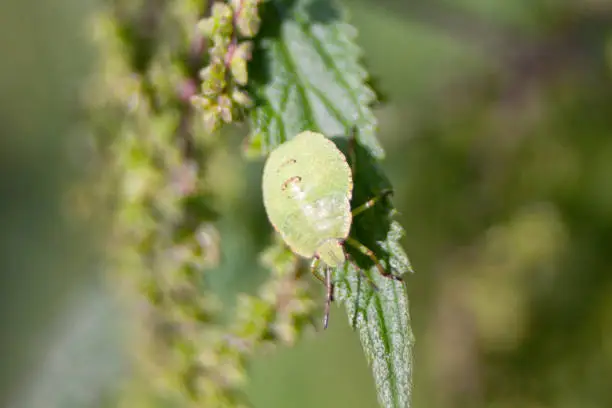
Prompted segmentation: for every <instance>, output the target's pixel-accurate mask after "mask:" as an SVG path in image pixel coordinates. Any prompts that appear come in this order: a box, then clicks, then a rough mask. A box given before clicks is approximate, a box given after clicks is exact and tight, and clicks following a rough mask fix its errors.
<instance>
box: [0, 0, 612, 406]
mask: <svg viewBox="0 0 612 408" xmlns="http://www.w3.org/2000/svg"><path fill="white" fill-rule="evenodd" d="M346 3H347V7H348V8H349V10H350V11H351V15H352V22H353V23H354V24H355V25H356V26H357V28H358V29H359V33H360V36H359V41H360V43H361V45H362V46H363V48H364V50H365V62H366V64H367V65H368V66H369V68H370V70H371V71H372V73H373V74H374V75H375V77H376V78H377V84H378V86H379V87H380V88H381V89H382V90H383V92H384V93H385V94H386V96H387V102H386V104H384V105H382V106H380V107H379V108H378V111H377V116H378V118H379V123H380V132H379V136H380V138H381V140H382V144H383V146H384V148H385V150H386V152H387V159H386V161H385V167H386V170H387V174H389V175H390V178H391V181H392V183H393V185H394V187H395V188H396V195H395V199H394V203H395V204H396V206H397V207H398V209H399V211H400V216H399V219H400V222H401V223H402V225H403V226H404V227H405V229H406V231H407V236H406V238H405V239H404V246H405V247H406V248H407V249H408V252H409V254H410V255H411V260H412V263H413V265H414V266H415V269H417V270H418V271H419V273H418V274H415V275H414V276H411V277H410V279H409V280H408V290H409V294H410V299H411V308H412V310H411V312H412V316H413V324H414V329H415V334H416V337H417V338H418V339H419V342H418V343H417V346H416V349H415V369H414V374H415V385H414V401H413V404H414V406H415V407H428V408H430V407H434V408H435V407H440V408H443V407H444V408H446V407H464V406H465V407H485V406H487V407H510V406H512V407H514V406H526V407H562V408H564V407H568V408H569V407H578V406H580V407H606V406H610V405H612V391H610V389H609V384H608V382H609V380H608V379H609V378H610V377H611V375H612V347H611V346H610V345H611V344H612V301H610V299H612V275H611V272H612V251H611V250H610V248H612V182H611V181H610V178H611V176H612V137H610V134H611V132H612V115H611V114H610V106H611V105H612V86H611V85H612V84H611V79H612V66H611V58H610V45H609V44H610V38H611V36H612V33H610V30H609V27H610V25H611V23H612V7H611V6H610V3H609V2H607V1H603V0H589V1H584V0H580V1H579V0H565V1H549V0H523V1H511V0H506V1H498V2H488V1H484V0H481V1H475V0H461V1H448V0H436V1H429V2H426V3H425V2H418V3H417V2H405V1H400V0H379V1H376V2H373V1H365V0H364V1H354V2H349V1H347V2H346ZM20 4H21V3H20ZM25 4H27V3H24V5H17V2H9V3H7V4H6V5H3V6H1V7H2V13H0V21H2V22H3V24H2V25H0V26H1V27H3V30H4V32H5V35H3V36H1V37H0V38H3V40H2V41H4V42H6V44H7V46H4V47H2V49H3V50H5V51H4V52H5V54H4V55H3V56H4V58H3V60H4V61H6V63H5V64H4V67H3V68H4V69H7V72H10V73H11V75H8V74H6V75H0V78H2V81H1V82H0V84H1V86H2V88H1V89H2V91H3V92H2V100H1V101H2V103H1V105H0V108H1V110H0V117H2V119H3V120H2V123H1V124H0V126H1V129H2V133H3V134H7V135H9V136H13V137H12V138H10V137H7V138H4V140H3V142H4V141H6V147H5V146H4V144H3V148H2V153H3V156H2V165H3V166H5V167H6V170H5V171H3V174H4V175H5V178H4V179H6V180H7V182H8V181H12V182H13V184H12V185H15V186H19V187H21V190H19V189H16V187H15V189H13V188H10V186H11V184H10V183H7V182H5V183H3V187H4V185H7V186H9V188H7V189H6V192H5V193H4V195H3V198H4V199H3V211H2V214H0V216H1V217H2V225H3V227H4V228H3V234H4V236H3V238H4V239H3V244H5V245H3V247H4V248H3V251H5V252H3V256H2V259H3V260H6V261H8V263H7V264H6V265H3V271H7V272H10V273H3V275H2V276H3V282H2V289H3V293H4V292H6V295H4V294H3V300H4V301H5V304H4V305H3V306H4V307H3V311H4V313H3V325H4V329H5V331H6V332H7V333H9V335H6V334H4V333H3V339H8V340H10V341H9V342H8V343H7V346H6V347H4V346H3V347H2V352H3V355H2V361H3V362H4V361H7V362H9V363H8V364H3V366H2V368H3V374H4V375H3V379H4V378H9V380H6V381H3V384H2V392H3V394H4V395H3V397H5V398H7V399H8V398H10V399H11V401H13V402H14V403H13V406H24V407H28V406H36V407H37V406H45V407H49V406H69V404H68V403H66V402H65V401H68V400H72V401H75V402H73V406H87V407H116V406H130V407H134V406H143V407H144V406H147V407H149V406H154V405H153V402H152V401H151V400H149V399H147V398H146V397H147V395H148V388H147V386H148V382H149V381H148V379H147V378H138V377H134V376H132V375H131V374H132V372H131V371H130V370H129V369H128V368H127V367H125V364H124V363H125V362H124V361H122V360H121V358H120V357H117V356H121V355H122V354H121V353H122V352H123V353H124V352H126V351H127V350H130V348H129V347H124V348H123V351H121V348H120V347H119V346H116V347H108V348H107V347H101V346H99V345H98V344H99V342H100V339H106V337H105V336H107V335H109V336H110V337H111V338H113V339H115V340H110V339H109V340H107V341H104V344H121V342H119V341H117V340H119V339H121V338H122V337H124V336H125V335H124V333H129V332H130V330H129V325H130V323H129V319H128V323H127V324H125V323H124V322H123V320H124V319H123V318H122V319H121V321H118V320H119V319H118V318H119V317H124V316H122V315H124V314H125V313H99V312H96V310H98V309H96V307H102V306H99V305H109V306H103V309H104V310H107V311H108V310H114V309H112V308H113V307H117V306H116V305H114V306H110V305H111V304H113V303H114V302H112V301H108V303H105V302H104V301H100V302H97V301H96V300H95V298H96V296H108V295H105V293H106V292H105V291H104V290H102V291H98V290H94V291H91V290H90V289H86V290H84V291H83V296H84V297H85V298H86V299H89V300H90V301H91V303H88V302H85V304H93V305H94V306H92V307H91V309H90V308H88V307H83V306H79V303H78V302H75V303H71V302H68V301H67V300H66V299H67V298H66V297H67V296H69V293H70V292H75V291H77V290H80V289H79V288H80V285H78V284H77V283H81V282H82V280H81V279H82V277H83V276H86V275H88V274H87V273H85V272H86V271H87V270H90V271H91V272H95V271H94V268H93V267H91V266H88V265H83V264H84V263H83V262H81V263H77V264H75V263H74V262H75V260H77V259H78V257H79V256H81V255H82V253H83V251H82V249H77V248H79V247H78V246H75V245H76V244H77V242H79V243H80V242H81V241H76V240H74V239H73V240H71V239H70V237H71V235H70V233H66V234H63V235H62V234H59V233H58V231H63V230H62V229H57V228H58V227H57V225H58V224H56V223H57V222H58V221H57V220H58V219H59V216H60V215H59V214H60V211H59V210H58V209H57V207H56V205H57V204H56V203H57V202H59V199H60V196H61V194H62V193H63V192H64V189H65V186H66V184H67V181H70V180H69V179H68V178H67V177H68V176H67V173H66V172H65V171H64V170H62V169H61V168H60V167H58V166H56V165H55V163H60V164H63V163H64V159H63V157H64V156H62V155H63V154H64V150H63V149H64V148H65V146H66V143H65V141H66V140H70V141H72V140H73V139H70V138H69V137H68V136H64V139H61V138H60V136H62V135H67V134H68V133H69V132H70V125H71V124H73V120H74V116H73V115H72V111H71V110H70V109H69V108H66V109H62V107H65V106H68V107H74V106H75V103H74V100H73V99H71V98H73V97H74V95H75V94H76V92H77V85H78V84H79V82H78V80H79V79H80V76H79V73H80V72H83V68H82V66H81V64H82V63H83V62H84V61H85V60H87V58H90V56H91V55H92V54H93V52H92V48H91V47H90V46H89V45H87V44H85V43H84V41H82V38H84V34H82V33H83V32H84V31H87V30H88V29H90V28H91V27H90V26H88V25H87V24H84V21H86V20H85V12H84V11H83V8H84V4H85V3H79V2H74V3H69V2H61V4H63V6H62V7H59V6H57V7H53V10H54V12H53V13H51V11H50V10H51V8H50V6H46V7H44V6H41V5H37V6H36V7H32V6H27V5H25ZM44 10H45V12H48V13H51V14H45V12H44ZM9 11H11V13H9ZM91 12H94V10H93V7H92V10H91ZM33 15H34V16H36V17H37V18H38V19H40V23H39V24H35V23H33V22H31V21H30V23H29V24H17V23H18V22H19V21H20V20H19V18H20V16H24V18H26V19H27V18H32V16H33ZM36 21H38V20H36ZM10 22H12V24H9V23H10ZM33 27H34V28H33ZM45 30H46V31H45ZM51 33H52V34H53V35H52V34H51ZM62 33H63V34H64V35H66V37H61V34H62ZM3 44H4V43H3ZM8 45H13V47H9V46H8ZM11 51H13V53H11ZM26 51H29V53H26ZM20 56H21V57H20ZM20 58H21V59H20ZM92 58H93V57H92ZM19 61H21V63H22V65H17V64H15V63H16V62H19ZM92 61H93V60H92ZM99 63H100V62H97V64H99ZM54 64H56V65H54ZM93 69H95V66H94V68H92V70H93ZM18 80H20V81H21V82H19V81H18ZM20 84H25V85H20ZM118 88H121V87H118ZM9 90H13V92H9ZM24 90H25V91H24ZM34 91H36V92H34ZM64 92H65V93H64ZM36 95H38V96H37V97H36V98H35V97H34V96H36ZM66 95H68V96H66ZM64 97H66V98H68V99H63V98H64ZM90 97H92V98H93V97H94V95H90ZM66 100H68V101H69V102H65V104H61V103H59V102H58V101H66ZM35 102H36V103H35ZM38 107H39V108H38ZM34 108H37V109H36V110H34ZM22 118H23V119H22ZM110 128H112V124H110ZM239 130H240V129H239ZM237 133H239V132H237ZM36 136H38V137H36ZM52 136H57V138H54V137H52ZM225 137H227V139H224V143H225V142H227V143H226V145H225V146H224V147H223V148H221V149H219V150H216V151H215V154H214V155H213V156H211V157H209V158H208V160H209V161H208V162H209V168H208V169H207V174H208V176H207V177H208V178H210V181H211V184H212V183H214V184H215V186H218V188H217V187H214V186H213V187H212V188H214V189H216V191H218V195H219V204H218V205H217V207H218V208H219V209H220V210H221V211H220V221H219V230H220V236H221V240H222V242H223V246H222V249H221V251H222V253H221V260H220V266H219V268H218V270H216V271H215V272H213V273H211V278H212V282H211V286H213V287H214V288H215V290H216V291H217V292H218V293H219V297H221V298H224V299H232V296H233V294H234V293H236V292H238V291H247V292H251V293H252V292H254V291H255V288H256V287H257V286H258V285H259V283H260V282H262V281H263V280H264V279H265V271H264V270H263V269H262V268H260V267H255V266H253V263H254V258H255V256H256V254H257V253H258V252H260V251H261V250H262V249H263V248H264V247H265V246H267V245H268V244H269V243H270V242H269V237H270V230H269V226H268V224H267V222H266V220H265V215H264V213H263V209H262V207H261V196H260V194H261V193H260V189H259V184H258V183H259V179H258V177H259V176H258V175H259V172H260V170H261V169H260V167H259V166H258V165H256V164H255V165H254V164H249V165H246V164H244V163H243V162H242V159H241V158H240V148H239V143H240V142H239V140H240V138H239V137H237V135H235V134H228V135H227V136H225ZM58 140H62V141H61V142H58ZM74 146H80V145H79V144H78V143H71V144H70V146H69V147H70V148H71V149H77V148H75V147H74ZM30 152H38V153H33V154H30ZM78 152H80V150H78ZM42 153H44V154H45V155H46V156H45V155H43V154H42ZM78 154H79V153H77V155H78ZM50 163H53V164H54V165H51V164H50ZM3 169H4V168H3ZM50 169H51V170H54V171H49V170H50ZM19 174H22V175H30V176H29V177H28V178H27V179H26V178H24V179H23V181H22V179H20V178H17V176H13V175H19ZM4 179H3V181H4ZM58 180H59V181H58ZM26 181H27V182H26ZM24 186H26V187H27V188H26V187H24ZM19 191H21V192H26V193H28V194H25V193H21V194H19V193H18V192H19ZM89 205H90V206H92V205H94V204H91V203H90V204H89ZM69 209H71V208H69ZM90 210H92V211H93V210H96V208H95V207H94V208H91V209H90ZM102 212H103V211H102ZM20 220H23V221H25V222H24V223H23V224H20V223H18V221H20ZM45 220H46V221H45ZM97 226H98V223H96V224H94V227H96V228H97ZM100 230H101V231H105V230H104V229H102V228H100ZM41 231H48V232H47V233H46V234H41V233H40V232H41ZM85 235H87V234H85ZM58 237H59V238H58ZM57 246H60V247H62V248H63V250H61V251H57V250H56V248H57ZM66 246H68V247H69V248H65V247H66ZM236 249H239V251H236ZM230 253H233V254H234V255H233V256H231V257H230V256H229V255H228V254H230ZM236 253H238V254H240V255H241V257H237V256H235V254H236ZM4 254H6V255H4ZM31 254H36V256H32V255H31ZM9 255H12V256H13V257H15V259H17V258H19V259H20V260H23V262H22V261H19V262H16V261H15V262H14V261H13V260H12V259H13V258H11V257H10V256H9ZM49 265H56V266H53V267H49ZM75 265H79V266H78V267H75ZM80 271H83V272H82V273H80ZM89 275H91V274H89ZM314 284H316V282H313V285H314ZM92 285H96V286H102V287H104V285H102V284H100V283H98V281H95V280H94V281H93V283H92ZM313 288H316V286H313ZM100 293H102V294H101V295H100ZM321 295H322V294H321ZM76 298H77V299H81V298H82V297H79V296H76ZM230 303H231V302H230ZM58 305H61V306H63V307H60V306H58ZM71 309H79V310H83V311H87V310H91V314H87V313H74V310H71ZM227 309H228V310H227V313H231V310H232V305H231V304H229V305H227ZM62 310H66V312H62ZM334 311H335V312H338V309H336V310H334ZM334 311H333V312H334ZM60 313H63V314H64V316H63V318H59V317H58V316H59V314H60ZM66 319H74V323H73V324H69V323H65V322H66V321H67V320H66ZM95 319H101V320H99V321H100V322H102V321H106V322H107V323H105V324H103V323H100V324H99V325H96V327H100V328H104V327H117V326H112V325H117V324H119V323H121V324H123V325H120V326H118V327H122V328H125V326H127V328H125V330H120V329H105V331H104V332H103V333H101V332H100V331H96V330H84V331H83V332H82V333H84V335H83V336H82V337H77V339H78V342H79V344H80V343H81V342H83V343H87V344H89V346H85V344H83V349H84V350H92V351H91V352H90V354H89V357H90V358H91V361H90V362H88V364H86V367H85V368H84V370H89V371H88V372H90V373H98V375H90V376H85V375H84V372H83V371H79V370H74V371H71V370H58V369H53V368H54V367H58V366H59V367H75V366H76V363H77V362H78V361H83V359H82V357H80V354H78V353H77V352H64V354H62V353H60V352H58V351H57V350H66V348H63V349H62V348H61V347H60V346H58V344H59V345H61V344H66V343H64V342H62V341H58V340H57V338H62V336H65V337H66V338H74V337H71V333H72V331H71V330H69V329H68V328H67V327H80V326H79V324H78V322H79V321H81V322H82V321H83V320H85V321H87V320H93V321H96V320H95ZM50 322H58V323H57V324H56V325H55V327H54V329H55V332H56V333H58V335H57V337H54V336H51V335H49V334H48V333H50V332H51V331H50V329H48V327H49V326H50V325H51V323H50ZM108 325H111V326H108ZM85 334H86V335H85ZM28 339H29V340H31V341H28ZM32 339H35V340H36V341H34V340H32ZM113 341H117V343H113ZM126 342H129V341H126ZM3 344H4V343H3ZM68 344H71V343H69V342H68ZM58 347H59V348H58ZM68 349H69V350H72V349H71V348H68ZM58 353H59V355H63V356H66V358H64V359H58V358H55V359H54V358H53V356H54V355H58ZM23 356H28V357H23ZM113 361H116V363H113V364H115V365H113V367H114V368H108V369H102V368H103V367H105V365H104V362H109V363H111V362H113ZM58 372H59V373H61V374H58ZM24 373H29V375H26V374H24ZM119 373H121V374H119ZM7 375H8V376H9V377H7ZM77 377H78V378H79V379H83V378H87V379H88V380H87V382H86V383H85V384H83V385H82V386H80V387H78V389H76V390H75V388H74V387H72V385H74V384H76V383H77V382H76V379H77ZM49 384H52V386H50V385H49ZM5 390H6V391H5ZM41 390H43V391H44V392H46V394H44V395H47V397H46V398H45V399H44V401H45V405H40V404H37V405H33V404H34V403H32V402H27V401H28V399H27V398H26V397H27V396H29V395H39V393H41V392H43V391H41ZM84 390H87V391H89V392H90V394H88V397H87V398H85V399H83V393H82V392H83V391H84ZM248 393H249V396H250V397H251V399H252V401H253V403H254V405H255V406H256V407H287V406H291V407H297V408H300V407H312V406H317V407H338V406H340V407H344V406H347V407H356V408H359V407H364V408H365V407H371V406H374V405H375V403H376V402H375V401H376V399H375V392H374V387H373V384H372V382H371V379H370V373H369V371H368V369H367V367H366V364H365V360H364V358H363V356H362V352H361V350H360V346H359V344H358V340H357V338H356V337H355V336H354V334H353V333H351V332H350V329H349V328H348V326H347V325H346V324H345V323H344V321H343V319H334V321H333V325H332V326H331V328H330V330H329V331H327V332H325V333H317V334H316V335H310V336H308V338H307V339H304V340H302V341H301V342H299V343H298V344H297V346H295V347H294V348H291V349H282V350H277V351H275V352H274V353H272V354H263V355H261V356H260V357H259V359H258V361H257V362H256V364H255V365H254V367H253V368H252V370H251V372H250V385H249V389H248ZM19 401H26V402H22V403H20V402H19ZM36 401H40V399H38V400H36ZM52 401H63V403H61V404H60V403H56V404H59V405H53V403H52ZM138 404H140V405H138ZM157 406H159V407H163V406H171V405H170V404H167V403H164V402H163V401H159V403H158V404H157Z"/></svg>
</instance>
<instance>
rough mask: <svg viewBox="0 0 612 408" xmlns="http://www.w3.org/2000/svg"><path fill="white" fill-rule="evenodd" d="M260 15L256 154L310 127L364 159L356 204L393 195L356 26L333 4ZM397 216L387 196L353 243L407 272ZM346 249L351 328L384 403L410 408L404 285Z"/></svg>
mask: <svg viewBox="0 0 612 408" xmlns="http://www.w3.org/2000/svg"><path fill="white" fill-rule="evenodd" d="M262 13H263V18H262V20H263V21H265V24H264V25H263V26H262V31H261V32H260V35H259V36H258V37H257V38H256V39H255V50H254V54H253V61H252V64H251V66H250V67H249V76H250V79H249V87H250V90H249V91H250V95H252V97H253V98H254V102H255V106H256V108H255V109H254V110H253V111H252V113H251V127H252V133H251V138H250V141H249V144H248V145H247V147H246V151H247V152H248V154H249V156H253V155H256V154H259V155H262V154H267V153H268V152H270V151H271V150H273V149H275V148H276V147H278V146H279V145H280V144H281V143H283V142H285V141H287V140H288V139H290V138H292V137H294V136H295V135H297V134H298V133H299V132H301V131H303V130H311V131H317V132H321V133H323V134H325V135H328V136H334V138H333V140H334V141H335V142H336V144H337V145H338V147H339V148H340V149H341V150H342V151H344V152H345V154H346V155H347V157H348V158H349V160H350V161H351V163H352V160H351V158H352V157H355V158H356V161H355V166H354V172H353V178H354V191H353V204H354V207H355V206H357V205H359V204H361V203H364V202H366V201H367V200H369V199H370V198H372V197H374V196H376V195H378V194H380V192H381V191H382V190H385V189H389V188H390V184H389V182H388V180H387V179H386V177H385V176H384V174H383V172H382V171H381V169H380V168H379V166H378V160H380V159H381V158H382V157H383V150H382V148H381V146H380V144H379V142H378V140H377V138H376V134H375V126H376V121H375V117H374V115H373V113H372V110H371V108H370V105H371V104H372V103H373V102H374V99H375V98H374V96H375V95H374V93H373V91H372V90H371V89H370V88H369V87H368V86H367V85H366V81H367V73H366V71H365V69H364V68H363V66H362V65H361V64H360V63H359V57H360V50H359V48H358V47H357V46H356V45H355V43H354V38H355V34H356V33H355V29H354V28H353V27H352V26H350V25H348V24H347V23H345V22H344V21H343V15H342V13H341V12H340V11H339V9H337V8H335V7H334V4H333V2H329V1H327V0H325V1H323V0H286V1H284V0H271V1H269V2H267V3H264V6H263V10H262ZM352 129H355V131H356V134H355V136H356V141H357V143H356V147H355V156H353V155H351V154H349V143H348V142H349V140H348V138H346V136H347V135H349V134H350V133H351V130H352ZM393 213H394V209H393V207H392V205H391V204H390V202H389V200H385V201H383V202H382V203H381V204H380V205H379V204H377V205H375V206H374V207H372V208H371V209H369V210H367V211H365V212H364V213H362V214H360V215H358V216H357V217H356V218H355V219H354V220H353V225H352V228H351V237H353V238H356V239H357V240H358V241H360V242H361V243H363V244H364V245H366V246H367V247H368V248H370V249H371V250H372V251H374V253H375V254H376V256H377V257H378V258H379V260H380V262H381V264H382V265H383V267H384V268H385V270H387V271H389V272H391V273H393V274H395V275H403V274H404V273H406V272H409V271H411V267H410V263H409V261H408V258H407V256H406V254H405V253H404V251H403V249H402V248H401V245H400V243H399V240H400V238H401V236H402V234H403V230H402V228H401V227H400V225H399V224H398V223H397V222H395V221H393V220H392V219H391V216H392V214H393ZM347 249H348V250H349V254H350V256H351V257H352V259H353V262H351V263H347V265H345V266H344V267H343V268H339V269H338V270H336V271H335V272H334V279H335V282H336V299H337V300H340V301H341V302H343V303H344V305H345V307H346V310H347V311H348V315H349V322H350V324H351V326H352V327H353V328H355V329H356V330H357V331H358V332H359V335H360V338H361V342H362V345H363V348H364V352H365V354H366V356H367V359H368V362H369V364H370V365H371V367H372V371H373V374H374V379H375V383H376V389H377V393H378V399H379V402H380V404H381V406H383V407H385V408H406V407H409V406H410V397H411V378H412V345H413V343H414V339H413V335H412V330H411V327H410V319H409V313H408V297H407V294H406V291H405V288H404V286H403V284H402V283H399V282H397V281H393V280H391V279H387V278H385V277H383V276H381V275H380V273H379V272H378V269H377V268H376V266H375V265H374V264H373V262H372V261H371V260H370V259H369V258H367V257H365V256H363V255H362V254H360V253H359V252H357V251H353V250H351V249H350V248H347ZM372 282H373V283H374V284H375V285H376V287H377V288H378V290H374V285H372V284H371V283H372ZM332 324H333V323H332Z"/></svg>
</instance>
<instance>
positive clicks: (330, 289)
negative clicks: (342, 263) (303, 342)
mask: <svg viewBox="0 0 612 408" xmlns="http://www.w3.org/2000/svg"><path fill="white" fill-rule="evenodd" d="M325 286H326V288H327V299H326V301H325V316H324V317H323V329H327V324H328V323H329V309H330V307H331V302H333V300H334V284H333V283H332V281H331V269H330V268H329V267H327V266H326V267H325Z"/></svg>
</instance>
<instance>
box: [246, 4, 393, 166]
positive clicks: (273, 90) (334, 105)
mask: <svg viewBox="0 0 612 408" xmlns="http://www.w3.org/2000/svg"><path fill="white" fill-rule="evenodd" d="M261 12H262V15H263V18H262V20H263V21H265V22H266V24H264V25H263V26H262V30H261V32H260V34H259V36H258V37H257V39H256V40H257V41H256V48H255V50H254V54H253V60H252V63H251V66H250V70H249V75H251V79H250V80H249V90H250V94H251V95H253V97H254V98H255V102H256V106H257V108H255V109H254V110H253V111H252V112H251V129H252V134H253V135H257V137H258V138H260V139H258V140H257V143H258V147H259V153H260V154H262V155H265V154H267V153H269V152H270V151H271V150H273V149H274V148H275V147H276V146H278V145H279V144H281V143H283V142H285V141H287V140H288V139H290V138H292V137H294V136H295V135H297V134H298V133H299V132H301V131H303V130H313V131H319V132H321V133H323V134H326V135H345V134H347V132H348V131H349V130H350V129H351V128H352V127H354V126H356V127H357V128H358V129H359V131H360V142H361V143H362V144H363V145H364V146H366V147H367V148H368V149H369V150H370V152H371V153H372V155H373V156H374V157H377V158H382V157H383V155H384V153H383V149H382V147H381V146H380V144H379V143H378V140H377V139H376V135H375V133H376V119H375V117H374V114H373V113H372V111H371V109H370V105H371V104H372V103H373V102H374V101H375V94H374V92H373V91H372V90H371V89H370V88H369V87H368V86H367V85H366V80H367V72H366V70H365V69H364V68H363V66H362V65H361V64H360V63H359V58H360V57H361V50H360V48H359V47H358V46H357V45H356V44H355V42H354V41H355V37H356V34H357V33H356V30H355V28H354V27H353V26H351V25H350V24H347V23H346V22H344V21H343V20H344V19H343V13H342V12H341V11H340V10H339V9H338V8H337V7H335V5H334V2H333V1H328V0H271V1H269V2H266V3H264V4H263V5H262V10H261Z"/></svg>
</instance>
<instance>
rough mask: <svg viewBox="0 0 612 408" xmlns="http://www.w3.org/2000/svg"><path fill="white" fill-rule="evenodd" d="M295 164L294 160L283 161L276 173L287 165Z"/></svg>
mask: <svg viewBox="0 0 612 408" xmlns="http://www.w3.org/2000/svg"><path fill="white" fill-rule="evenodd" d="M295 163H297V161H296V160H295V159H287V160H285V161H284V162H282V163H281V164H280V166H278V169H276V172H277V173H280V171H281V169H282V168H283V167H285V166H288V165H290V164H295Z"/></svg>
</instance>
